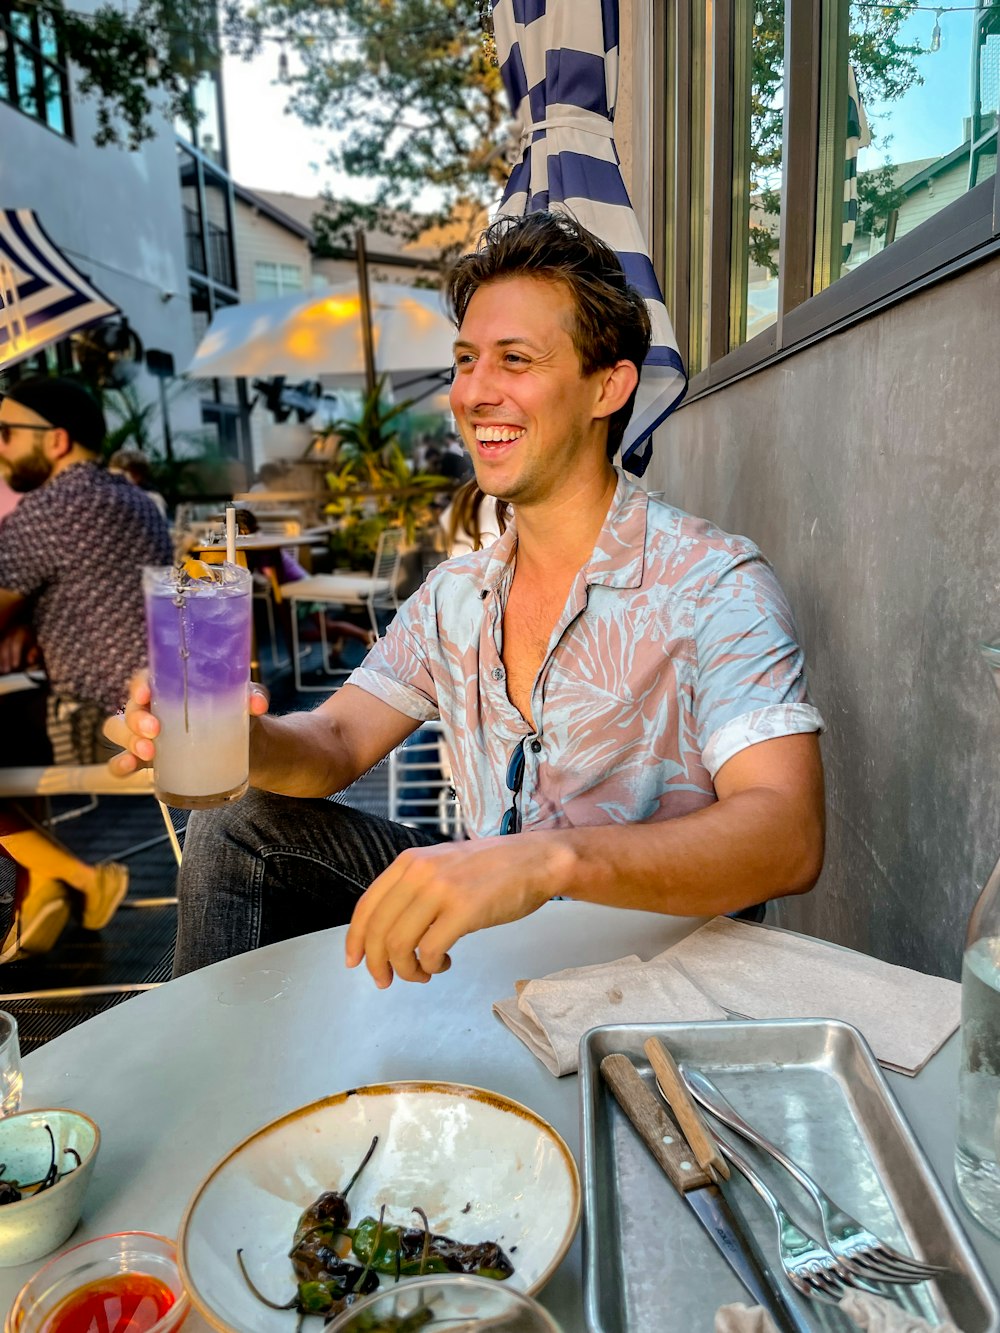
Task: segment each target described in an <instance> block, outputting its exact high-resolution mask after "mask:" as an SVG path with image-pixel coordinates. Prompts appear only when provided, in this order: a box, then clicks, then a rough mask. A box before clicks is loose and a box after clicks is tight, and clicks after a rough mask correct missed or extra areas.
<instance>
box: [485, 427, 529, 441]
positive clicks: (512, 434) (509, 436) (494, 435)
mask: <svg viewBox="0 0 1000 1333" xmlns="http://www.w3.org/2000/svg"><path fill="white" fill-rule="evenodd" d="M524 434H525V430H524V428H523V427H517V428H512V427H509V426H477V427H476V439H477V440H478V441H479V443H480V444H509V443H510V441H511V440H519V439H520V438H521V436H522V435H524Z"/></svg>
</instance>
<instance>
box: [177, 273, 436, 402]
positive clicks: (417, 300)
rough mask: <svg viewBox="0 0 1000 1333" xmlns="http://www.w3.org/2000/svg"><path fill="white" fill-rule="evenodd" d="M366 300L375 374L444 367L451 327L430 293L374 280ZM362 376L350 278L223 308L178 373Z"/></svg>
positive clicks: (203, 375)
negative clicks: (302, 292) (313, 289)
mask: <svg viewBox="0 0 1000 1333" xmlns="http://www.w3.org/2000/svg"><path fill="white" fill-rule="evenodd" d="M371 302H372V335H373V340H374V344H375V366H376V370H377V372H378V373H379V374H389V375H392V376H394V377H395V376H399V375H404V374H410V375H413V376H419V375H420V374H421V373H422V372H426V373H427V375H432V374H434V373H435V372H440V371H444V370H446V369H447V368H448V367H450V366H451V363H452V359H453V356H452V343H453V341H454V337H455V329H454V325H453V324H452V322H451V320H450V319H449V318H448V316H447V315H446V314H445V310H444V304H443V301H442V298H441V296H440V294H439V293H438V292H435V291H430V290H424V289H422V288H419V287H402V286H396V285H394V284H393V283H386V282H375V283H372V284H371ZM364 373H365V362H364V346H363V329H362V317H361V299H360V296H359V293H358V285H357V283H356V282H351V283H345V284H343V285H342V286H337V287H328V288H325V289H323V290H322V291H318V292H312V293H310V294H308V295H296V296H279V297H278V298H277V299H276V300H273V301H254V302H251V303H247V304H245V305H233V306H226V307H225V308H224V309H222V310H220V311H219V312H218V313H217V314H216V316H215V318H214V319H213V320H212V323H211V324H210V325H209V328H208V332H207V333H206V334H205V336H204V338H203V339H202V340H201V343H200V345H199V347H198V349H197V351H196V352H195V355H194V360H193V361H192V362H191V364H190V365H189V366H188V368H187V370H186V371H185V374H187V375H190V376H195V377H198V378H201V379H210V378H215V377H218V376H229V375H234V376H254V375H256V376H262V377H270V376H277V375H284V376H285V377H286V378H287V379H289V380H292V381H295V380H302V379H306V378H309V377H311V376H318V375H322V376H323V377H324V379H327V378H331V377H332V378H333V379H340V378H343V379H347V378H351V379H357V378H359V377H363V376H364Z"/></svg>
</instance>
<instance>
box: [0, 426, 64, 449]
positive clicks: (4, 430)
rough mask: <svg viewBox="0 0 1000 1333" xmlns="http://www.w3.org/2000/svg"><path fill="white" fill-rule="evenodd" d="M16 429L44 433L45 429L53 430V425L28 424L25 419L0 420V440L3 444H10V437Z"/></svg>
mask: <svg viewBox="0 0 1000 1333" xmlns="http://www.w3.org/2000/svg"><path fill="white" fill-rule="evenodd" d="M16 430H33V431H35V432H36V433H37V434H44V433H45V431H47V430H55V427H54V426H29V425H28V423H27V422H26V421H0V440H3V442H4V444H10V437H11V435H13V433H14V431H16Z"/></svg>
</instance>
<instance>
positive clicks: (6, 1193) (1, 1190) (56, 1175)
mask: <svg viewBox="0 0 1000 1333" xmlns="http://www.w3.org/2000/svg"><path fill="white" fill-rule="evenodd" d="M45 1132H46V1134H48V1136H49V1145H50V1148H51V1156H50V1158H49V1166H48V1170H47V1171H46V1172H45V1175H44V1176H43V1177H42V1178H41V1180H40V1181H39V1182H38V1183H37V1184H34V1185H22V1184H21V1182H20V1181H18V1180H11V1179H10V1178H7V1179H2V1178H0V1205H2V1204H5V1203H19V1202H20V1201H21V1200H22V1199H23V1198H24V1197H25V1192H26V1191H27V1192H28V1193H29V1194H30V1196H31V1197H32V1198H33V1197H34V1196H35V1195H36V1194H41V1192H42V1190H48V1189H51V1188H52V1186H53V1185H56V1184H58V1183H59V1181H60V1180H62V1178H63V1176H66V1175H69V1172H70V1171H73V1170H75V1168H76V1167H78V1166H79V1165H80V1154H79V1153H78V1152H77V1151H76V1149H75V1148H63V1155H64V1156H66V1157H75V1158H76V1161H75V1162H74V1163H73V1165H72V1166H71V1167H69V1169H68V1170H66V1171H60V1170H59V1168H58V1167H57V1166H56V1140H55V1136H54V1135H53V1133H52V1126H51V1125H50V1124H49V1123H48V1121H46V1122H45ZM6 1170H7V1164H6V1162H0V1177H3V1175H4V1172H5V1171H6Z"/></svg>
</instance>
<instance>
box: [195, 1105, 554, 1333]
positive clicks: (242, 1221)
mask: <svg viewBox="0 0 1000 1333" xmlns="http://www.w3.org/2000/svg"><path fill="white" fill-rule="evenodd" d="M375 1134H377V1135H378V1139H379V1142H378V1147H377V1148H376V1149H375V1152H374V1154H373V1156H372V1159H371V1161H370V1162H369V1163H368V1166H367V1167H366V1168H365V1170H364V1172H363V1173H362V1175H361V1178H360V1179H359V1180H358V1182H357V1184H356V1185H355V1186H354V1188H353V1189H352V1190H351V1193H350V1195H349V1198H348V1202H349V1203H350V1206H351V1215H352V1218H353V1220H354V1221H355V1222H356V1221H358V1220H360V1219H361V1218H362V1217H364V1216H366V1215H369V1214H370V1215H372V1216H378V1212H379V1209H380V1207H381V1206H382V1204H385V1205H386V1212H385V1216H386V1221H389V1222H393V1223H396V1224H402V1225H405V1226H414V1225H416V1226H419V1225H420V1222H419V1220H418V1219H417V1218H416V1217H415V1215H414V1214H413V1213H412V1212H411V1211H410V1210H411V1209H412V1208H413V1207H414V1206H415V1205H416V1206H419V1207H421V1208H423V1209H424V1211H425V1212H426V1214H427V1217H428V1221H429V1222H430V1226H431V1230H432V1231H434V1232H437V1233H439V1234H443V1235H447V1236H451V1237H452V1239H454V1240H459V1241H463V1242H466V1243H476V1242H479V1241H486V1240H493V1241H499V1242H500V1244H501V1245H502V1246H503V1248H504V1249H505V1250H506V1252H507V1254H508V1255H509V1256H510V1259H511V1262H512V1263H513V1264H514V1275H513V1276H512V1277H511V1278H509V1279H508V1281H509V1282H511V1283H512V1284H513V1285H514V1286H517V1287H519V1288H520V1289H521V1290H522V1291H527V1292H536V1291H538V1290H539V1288H540V1287H542V1286H543V1285H544V1283H545V1282H547V1281H548V1279H549V1278H550V1277H551V1276H552V1273H553V1272H554V1271H555V1269H556V1267H557V1266H558V1264H559V1263H560V1262H561V1261H562V1259H563V1257H564V1256H565V1254H566V1251H567V1250H568V1249H569V1246H570V1242H571V1241H572V1239H573V1236H574V1234H575V1232H576V1228H577V1225H578V1223H579V1219H580V1178H579V1175H578V1173H577V1169H576V1163H575V1161H574V1160H573V1155H572V1153H571V1152H570V1151H569V1149H568V1148H567V1146H566V1144H565V1142H564V1141H563V1139H562V1138H561V1137H560V1136H559V1135H558V1134H557V1133H556V1132H555V1130H554V1129H553V1128H552V1127H551V1125H549V1124H547V1123H546V1121H544V1120H542V1119H541V1117H540V1116H537V1115H536V1114H535V1113H534V1111H530V1110H529V1109H528V1108H527V1107H525V1106H521V1105H520V1104H519V1103H517V1102H514V1101H511V1100H510V1099H509V1098H507V1097H503V1096H501V1095H500V1094H499V1093H495V1092H487V1091H485V1090H484V1089H482V1088H470V1087H466V1086H464V1085H462V1084H457V1083H382V1084H376V1085H374V1086H372V1087H367V1088H353V1089H351V1090H350V1091H349V1092H343V1093H340V1094H339V1095H337V1096H336V1097H329V1098H326V1099H325V1100H324V1101H321V1102H314V1103H313V1104H312V1105H310V1106H304V1107H302V1108H301V1109H300V1110H298V1111H293V1112H291V1114H289V1115H286V1116H283V1117H282V1118H281V1119H280V1120H276V1121H274V1122H273V1123H272V1124H270V1125H266V1126H265V1127H264V1128H263V1129H259V1130H258V1131H257V1132H256V1133H255V1134H251V1135H250V1137H249V1138H248V1139H245V1140H244V1141H243V1142H242V1143H241V1144H239V1145H238V1146H237V1147H235V1148H234V1149H233V1150H232V1151H231V1152H230V1153H228V1154H227V1155H226V1156H225V1157H224V1158H223V1159H222V1161H221V1162H219V1163H218V1165H217V1166H215V1167H214V1168H213V1169H212V1171H210V1172H209V1174H208V1176H207V1177H206V1178H205V1180H204V1181H203V1182H202V1183H201V1185H199V1187H198V1189H197V1191H196V1192H195V1194H194V1197H193V1198H192V1200H191V1202H190V1203H189V1204H188V1206H187V1209H186V1211H185V1214H184V1217H183V1219H182V1220H181V1226H180V1232H179V1234H178V1238H177V1250H178V1256H179V1259H180V1266H181V1272H182V1274H183V1277H184V1283H185V1285H186V1287H187V1289H188V1291H189V1293H190V1295H191V1299H192V1301H193V1302H194V1304H195V1306H196V1307H197V1308H198V1309H199V1310H200V1311H201V1313H202V1315H203V1316H204V1317H205V1318H206V1319H207V1320H208V1321H209V1323H210V1324H211V1325H212V1326H213V1327H214V1328H216V1329H220V1330H223V1333H283V1331H284V1330H287V1331H288V1333H292V1330H293V1329H294V1327H295V1320H296V1315H295V1313H294V1312H293V1311H289V1312H287V1313H279V1312H276V1311H273V1310H269V1309H268V1308H267V1307H266V1306H264V1305H261V1304H260V1302H259V1301H257V1300H256V1299H255V1298H254V1297H253V1296H252V1295H251V1293H250V1292H249V1291H248V1290H247V1287H246V1286H245V1284H244V1282H243V1280H242V1278H241V1276H240V1273H239V1269H238V1268H237V1263H236V1250H237V1248H242V1249H243V1257H244V1260H245V1262H246V1265H247V1268H248V1270H249V1272H250V1274H251V1275H252V1277H253V1279H254V1282H255V1283H256V1285H257V1286H258V1288H259V1289H260V1290H261V1291H262V1292H263V1293H264V1294H265V1295H266V1296H268V1297H269V1299H271V1300H273V1301H277V1302H279V1303H280V1302H283V1301H286V1300H288V1299H289V1298H290V1297H291V1296H292V1294H293V1293H294V1275H293V1273H292V1266H291V1263H290V1262H289V1259H288V1250H289V1248H290V1245H291V1238H292V1233H293V1232H294V1230H295V1225H296V1222H297V1221H298V1218H299V1215H300V1213H301V1212H302V1211H303V1210H304V1209H305V1208H307V1207H308V1206H309V1204H310V1203H312V1201H313V1200H314V1199H315V1198H316V1196H317V1195H319V1194H321V1193H322V1192H323V1191H324V1190H330V1189H340V1188H343V1186H345V1185H346V1184H347V1182H348V1180H350V1178H351V1176H352V1175H353V1174H354V1171H355V1169H356V1167H357V1165H358V1163H359V1162H360V1161H361V1159H362V1158H363V1157H364V1155H365V1152H366V1151H367V1149H368V1145H369V1144H370V1142H371V1140H372V1136H373V1135H375ZM385 1281H391V1279H384V1280H383V1282H385ZM307 1327H308V1325H307ZM317 1327H319V1325H317Z"/></svg>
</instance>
